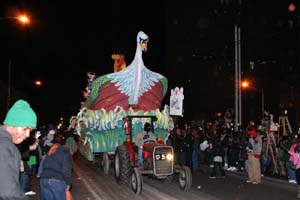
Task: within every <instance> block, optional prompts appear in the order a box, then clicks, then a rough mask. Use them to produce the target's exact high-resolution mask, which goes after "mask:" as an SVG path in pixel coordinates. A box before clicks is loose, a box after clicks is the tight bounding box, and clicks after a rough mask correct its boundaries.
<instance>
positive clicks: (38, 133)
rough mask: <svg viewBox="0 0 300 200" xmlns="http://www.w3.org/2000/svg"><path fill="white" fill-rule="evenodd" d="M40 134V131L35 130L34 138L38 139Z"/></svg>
mask: <svg viewBox="0 0 300 200" xmlns="http://www.w3.org/2000/svg"><path fill="white" fill-rule="evenodd" d="M41 135H42V134H41V131H37V132H36V134H35V139H38V138H39V137H40V136H41Z"/></svg>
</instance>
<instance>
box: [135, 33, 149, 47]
mask: <svg viewBox="0 0 300 200" xmlns="http://www.w3.org/2000/svg"><path fill="white" fill-rule="evenodd" d="M148 41H149V37H148V36H147V35H146V34H145V33H144V32H143V31H140V32H139V33H138V35H137V44H138V46H140V47H141V49H142V51H147V43H148Z"/></svg>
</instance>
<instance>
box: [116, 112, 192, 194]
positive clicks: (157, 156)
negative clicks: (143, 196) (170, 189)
mask: <svg viewBox="0 0 300 200" xmlns="http://www.w3.org/2000/svg"><path fill="white" fill-rule="evenodd" d="M134 118H147V119H149V121H150V123H151V124H152V127H153V124H154V123H155V121H156V116H127V117H126V118H124V127H125V133H126V134H127V139H126V140H125V141H124V143H123V144H122V145H120V146H118V147H117V148H116V151H115V158H114V164H115V166H114V170H115V178H116V180H117V182H118V183H120V184H130V185H131V189H132V190H133V192H134V193H136V194H140V193H141V192H142V188H143V177H144V176H147V177H151V178H154V179H159V180H166V179H169V178H172V177H173V176H175V175H178V180H179V187H180V189H181V190H183V191H188V190H189V189H190V188H191V185H192V174H191V170H190V168H188V167H187V166H181V165H177V164H174V150H173V147H172V146H168V145H166V144H165V143H164V142H163V141H162V140H161V139H160V138H159V137H158V138H156V141H147V143H144V144H143V153H142V155H143V160H144V164H143V166H139V165H138V162H137V151H138V150H137V149H138V147H137V145H136V144H135V143H134V142H133V139H134V138H133V135H135V134H136V133H134V131H133V127H132V120H133V119H134ZM153 131H154V132H155V129H153ZM154 135H155V133H154Z"/></svg>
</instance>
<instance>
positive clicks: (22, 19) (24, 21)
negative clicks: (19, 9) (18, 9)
mask: <svg viewBox="0 0 300 200" xmlns="http://www.w3.org/2000/svg"><path fill="white" fill-rule="evenodd" d="M0 20H16V21H18V22H20V23H21V24H24V25H27V24H29V23H30V19H29V17H28V15H26V14H22V15H18V16H16V17H0Z"/></svg>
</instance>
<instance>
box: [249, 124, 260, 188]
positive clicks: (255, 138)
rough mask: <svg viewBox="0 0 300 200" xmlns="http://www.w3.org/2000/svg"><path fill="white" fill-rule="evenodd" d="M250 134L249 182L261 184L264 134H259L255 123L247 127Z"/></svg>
mask: <svg viewBox="0 0 300 200" xmlns="http://www.w3.org/2000/svg"><path fill="white" fill-rule="evenodd" d="M247 134H248V135H249V137H250V138H249V145H248V149H247V150H248V151H247V153H248V167H247V168H248V176H249V180H247V181H246V182H247V183H252V184H259V183H260V182H261V168H260V154H261V149H262V136H261V135H259V134H258V132H257V131H256V129H255V128H254V126H253V125H251V126H248V127H247Z"/></svg>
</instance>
